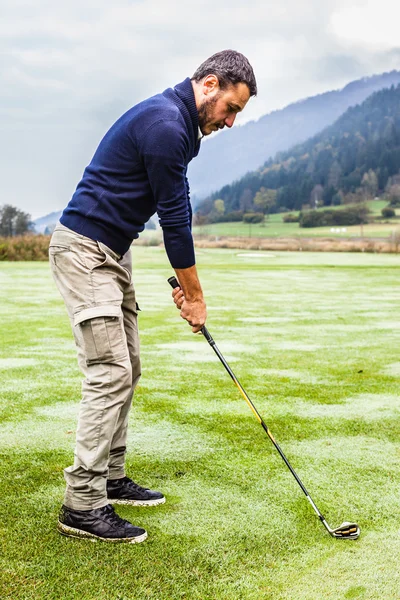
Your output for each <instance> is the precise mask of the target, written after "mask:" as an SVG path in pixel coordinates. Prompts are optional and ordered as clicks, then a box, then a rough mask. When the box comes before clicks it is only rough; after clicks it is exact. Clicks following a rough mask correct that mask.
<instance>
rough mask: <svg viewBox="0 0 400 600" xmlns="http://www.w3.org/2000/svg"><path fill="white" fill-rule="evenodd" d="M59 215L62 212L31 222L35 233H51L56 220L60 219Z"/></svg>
mask: <svg viewBox="0 0 400 600" xmlns="http://www.w3.org/2000/svg"><path fill="white" fill-rule="evenodd" d="M61 213H62V211H61V210H59V211H56V212H52V213H50V214H48V215H46V216H44V217H40V218H39V219H36V220H35V221H33V224H34V227H35V233H45V232H46V233H51V232H52V231H53V229H54V227H55V225H56V223H57V221H58V219H59V218H60V217H61Z"/></svg>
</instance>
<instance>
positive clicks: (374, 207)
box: [153, 200, 400, 239]
mask: <svg viewBox="0 0 400 600" xmlns="http://www.w3.org/2000/svg"><path fill="white" fill-rule="evenodd" d="M367 204H368V207H369V209H370V210H371V214H372V215H374V216H375V217H378V216H380V215H381V210H382V208H384V207H385V206H387V205H388V203H387V202H386V201H384V200H371V201H369V202H367ZM326 208H327V207H323V208H321V209H320V210H324V209H326ZM334 208H337V209H339V208H340V207H334ZM283 217H284V213H280V214H274V215H270V217H269V219H268V221H266V222H265V224H263V225H260V224H256V225H248V224H246V223H213V224H211V225H203V226H201V227H195V228H194V231H195V233H196V234H197V235H216V236H220V235H226V236H234V237H236V236H238V237H248V236H249V237H260V238H263V237H307V238H308V237H330V238H334V239H336V238H350V237H356V238H359V237H361V228H360V226H359V225H353V226H351V227H346V231H343V228H342V227H340V228H337V227H335V228H334V229H335V231H334V232H332V231H331V227H312V228H303V227H299V224H298V223H284V222H283ZM397 228H400V210H397V215H396V218H395V219H393V220H391V221H390V222H389V221H387V222H382V223H371V224H368V225H364V226H363V232H362V235H363V236H364V237H372V238H374V237H378V238H387V237H389V236H390V235H391V234H392V232H393V231H394V230H396V229H397ZM338 229H340V231H338ZM153 235H154V233H153Z"/></svg>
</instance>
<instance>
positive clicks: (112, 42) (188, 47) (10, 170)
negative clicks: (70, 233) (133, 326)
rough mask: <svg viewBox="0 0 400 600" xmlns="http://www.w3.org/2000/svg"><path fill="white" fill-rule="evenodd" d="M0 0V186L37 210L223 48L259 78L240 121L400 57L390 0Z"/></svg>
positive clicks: (54, 205)
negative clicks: (102, 144)
mask: <svg viewBox="0 0 400 600" xmlns="http://www.w3.org/2000/svg"><path fill="white" fill-rule="evenodd" d="M389 4H390V6H389ZM0 5H1V11H2V19H1V21H0V87H1V90H2V99H1V100H0V126H1V127H2V131H3V132H4V135H3V137H2V142H1V146H0V158H1V161H0V181H1V190H2V197H3V198H4V197H6V198H8V199H9V201H12V202H13V203H15V204H17V205H19V206H21V207H22V208H24V209H25V210H28V211H29V212H31V213H32V214H33V215H35V216H40V215H42V214H44V213H45V212H50V211H52V210H55V209H58V208H62V207H63V206H64V205H65V204H66V202H67V201H68V200H69V197H70V195H71V193H72V191H73V189H74V188H75V185H76V183H77V180H78V178H79V177H80V175H81V173H82V171H83V168H84V167H85V165H86V164H87V163H88V162H89V160H90V158H91V155H92V153H93V151H94V149H95V147H96V145H97V143H98V141H99V140H100V139H101V137H102V136H103V135H104V133H105V130H106V129H107V128H108V127H109V126H110V125H111V124H112V123H113V121H114V120H115V119H117V118H118V117H119V116H120V114H122V113H123V112H124V111H125V110H127V109H128V108H129V107H130V106H131V105H133V104H135V103H136V102H138V101H140V100H142V99H144V98H146V97H148V96H149V95H152V94H155V93H157V92H159V91H161V90H163V89H165V88H166V87H168V86H171V85H173V84H175V83H177V82H178V81H181V80H182V79H183V78H184V77H186V76H188V75H189V76H190V75H192V73H193V72H194V71H195V69H196V67H197V66H198V65H199V64H200V63H201V62H203V60H204V59H205V58H206V57H207V56H210V55H211V54H213V53H214V52H217V51H219V50H221V49H223V48H234V49H237V50H240V51H241V52H243V53H244V54H245V55H246V56H247V57H248V58H249V60H250V61H251V63H252V64H253V66H254V70H255V73H256V77H257V80H258V87H259V94H258V97H257V98H253V99H252V100H251V101H250V102H249V104H248V106H247V107H246V110H245V111H244V112H243V113H242V114H241V115H240V116H239V118H238V119H237V123H238V124H240V123H243V122H245V121H247V120H249V119H257V118H258V117H260V116H262V115H263V114H266V113H267V112H270V111H271V110H273V109H277V108H280V107H283V106H285V105H287V104H288V103H290V102H293V101H295V100H298V99H300V98H302V97H306V96H310V95H314V94H316V93H322V92H324V91H326V90H328V89H335V88H338V87H343V86H344V85H345V84H346V83H348V82H349V81H350V80H351V79H355V78H358V77H362V76H364V75H371V74H373V73H374V72H381V71H382V70H390V69H393V68H396V67H398V66H399V53H400V44H399V43H398V41H397V40H398V37H397V31H396V24H397V22H398V18H395V17H396V16H397V17H398V16H399V15H398V11H399V9H398V8H397V7H396V6H394V3H393V2H392V1H390V2H389V0H371V1H367V2H366V1H365V0H349V1H345V0H324V1H323V2H321V0H309V1H307V2H305V1H303V2H302V1H299V0H281V1H280V2H276V0H265V1H264V2H262V3H260V2H259V0H248V1H247V2H246V3H244V2H243V1H242V0H240V1H239V0H230V1H229V2H227V1H224V0H220V2H219V3H216V2H215V1H212V0H204V1H203V2H201V3H200V2H198V1H196V2H194V1H193V0H169V1H168V2H165V1H164V0H115V1H114V2H110V1H109V0H107V1H106V0H96V1H95V0H85V1H82V0H80V1H79V2H78V0H69V1H68V2H63V3H59V2H54V1H50V0H36V2H34V3H33V2H32V1H31V0H1V2H0ZM378 30H379V31H378ZM21 149H22V154H21ZM18 156H20V158H19V159H18ZM18 173H20V174H21V176H20V177H18Z"/></svg>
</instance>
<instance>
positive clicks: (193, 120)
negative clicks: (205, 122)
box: [174, 77, 199, 145]
mask: <svg viewBox="0 0 400 600" xmlns="http://www.w3.org/2000/svg"><path fill="white" fill-rule="evenodd" d="M174 92H175V93H176V95H177V96H178V98H179V100H180V101H181V103H182V104H183V107H182V108H183V109H184V110H182V112H183V116H184V118H185V121H186V123H187V125H188V129H189V132H190V136H191V137H192V135H193V138H192V139H193V143H194V145H197V143H198V132H199V113H198V112H197V106H196V99H195V97H194V91H193V87H192V82H191V79H190V77H187V78H186V79H184V80H183V81H182V82H181V83H178V84H177V85H176V86H175V87H174Z"/></svg>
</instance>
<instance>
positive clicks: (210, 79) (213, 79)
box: [203, 74, 219, 96]
mask: <svg viewBox="0 0 400 600" xmlns="http://www.w3.org/2000/svg"><path fill="white" fill-rule="evenodd" d="M218 91H219V81H218V77H217V76H216V75H213V74H210V75H207V77H205V78H204V80H203V94H204V95H205V96H209V95H210V94H214V93H215V92H218Z"/></svg>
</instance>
